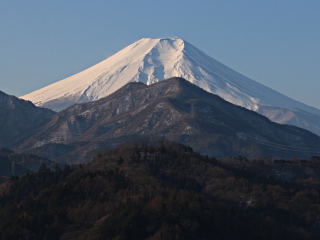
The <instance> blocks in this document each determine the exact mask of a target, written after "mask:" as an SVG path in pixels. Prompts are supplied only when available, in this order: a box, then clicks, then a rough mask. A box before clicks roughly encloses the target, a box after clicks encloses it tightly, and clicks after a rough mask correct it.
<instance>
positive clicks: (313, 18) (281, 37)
mask: <svg viewBox="0 0 320 240" xmlns="http://www.w3.org/2000/svg"><path fill="white" fill-rule="evenodd" d="M0 34H1V35H0V49H1V51H0V90H2V91H4V92H6V93H8V94H12V95H16V96H21V95H24V94H26V93H29V92H31V91H34V90H37V89H39V88H41V87H44V86H46V85H48V84H50V83H53V82H56V81H58V80H61V79H63V78H66V77H69V76H70V75H73V74H75V73H78V72H80V71H82V70H84V69H86V68H88V67H90V66H92V65H94V64H96V63H98V62H100V61H101V60H104V59H105V58H107V57H109V56H111V55H112V54H114V53H116V52H117V51H119V50H121V49H122V48H123V47H125V46H127V45H129V44H131V43H133V42H134V41H137V40H139V39H140V38H143V37H151V38H158V37H180V38H182V39H184V40H186V41H188V42H190V43H191V44H193V45H194V46H196V47H198V48H199V49H201V50H202V51H204V52H205V53H207V54H208V55H210V56H211V57H213V58H215V59H216V60H218V61H220V62H222V63H224V64H225V65H227V66H229V67H231V68H233V69H234V70H236V71H238V72H240V73H242V74H243V75H246V76H247V77H250V78H252V79H253V80H255V81H257V82H260V83H262V84H264V85H266V86H269V87H271V88H273V89H275V90H277V91H279V92H281V93H283V94H285V95H287V96H289V97H292V98H294V99H296V100H299V101H302V102H304V103H306V104H308V105H311V106H314V107H317V108H320V94H319V90H320V1H318V0H307V1H303V0H300V1H296V0H277V1H274V0H265V1H259V0H241V1H240V0H219V1H216V0H118V1H114V0H91V1H88V0H67V1H66V0H54V1H43V0H28V1H25V0H15V1H13V0H1V1H0Z"/></svg>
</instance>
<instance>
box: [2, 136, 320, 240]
mask: <svg viewBox="0 0 320 240" xmlns="http://www.w3.org/2000/svg"><path fill="white" fill-rule="evenodd" d="M319 170H320V159H319V157H313V158H312V159H310V160H308V161H306V160H302V159H295V160H291V161H287V160H276V161H275V160H272V159H268V158H264V159H263V158H261V159H247V158H244V157H241V156H238V157H230V158H224V159H216V158H212V157H208V156H202V155H200V154H198V153H195V152H193V149H192V148H190V147H188V146H184V145H181V144H177V143H174V142H170V141H167V140H163V139H160V140H153V141H149V140H140V141H135V142H128V143H125V144H122V145H121V146H119V147H118V148H116V149H114V150H112V151H109V152H107V153H105V154H102V153H101V154H98V155H97V156H96V157H95V158H94V159H93V161H92V162H91V163H90V164H88V165H76V166H69V165H65V166H64V167H63V168H60V167H59V166H58V165H57V166H56V168H55V170H54V171H53V170H51V169H50V168H49V167H47V166H46V165H45V164H42V165H41V167H40V169H39V171H38V172H37V173H33V174H27V175H24V176H20V177H12V178H11V179H10V181H8V182H6V183H4V184H2V185H0V216H1V221H0V234H1V235H0V238H1V239H3V240H5V239H150V240H151V239H221V240H222V239H266V240H269V239H281V240H283V239H319V238H320V191H319V187H320V179H319V177H320V176H319V172H320V171H319Z"/></svg>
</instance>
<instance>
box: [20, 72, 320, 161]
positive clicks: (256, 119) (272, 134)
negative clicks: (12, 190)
mask: <svg viewBox="0 0 320 240" xmlns="http://www.w3.org/2000/svg"><path fill="white" fill-rule="evenodd" d="M141 137H148V138H159V137H165V138H168V139H170V140H174V141H177V142H180V143H183V144H187V145H189V146H191V147H193V148H194V150H195V151H197V152H200V153H203V154H208V155H211V156H231V155H243V156H247V157H257V156H273V157H281V158H294V157H304V158H308V157H310V156H311V155H316V154H320V150H319V146H320V137H319V136H318V135H316V134H313V133H311V132H309V131H307V130H304V129H300V128H297V127H294V126H290V125H281V124H277V123H274V122H271V121H270V120H269V119H267V118H266V117H264V116H261V115H260V114H257V113H255V112H253V111H250V110H247V109H245V108H243V107H239V106H236V105H233V104H231V103H229V102H227V101H225V100H223V99H222V98H220V97H219V96H216V95H214V94H211V93H209V92H206V91H204V90H203V89H201V88H199V87H197V86H196V85H194V84H192V83H190V82H188V81H186V80H185V79H182V78H171V79H168V80H166V81H161V82H158V83H155V84H152V85H149V86H148V85H145V84H143V83H129V84H127V85H125V86H124V87H122V88H120V89H119V90H118V91H116V92H114V93H113V94H111V95H109V96H107V97H105V98H102V99H100V100H97V101H93V102H88V103H83V104H76V105H73V106H71V107H69V108H68V109H66V110H64V111H61V112H59V113H57V114H56V115H54V116H53V117H52V118H51V119H50V121H49V122H48V123H47V124H46V125H44V126H43V127H41V128H40V129H38V130H37V132H36V134H35V135H34V136H32V137H30V138H29V139H27V140H26V141H25V142H24V143H23V144H22V145H21V146H20V147H19V151H23V152H32V153H35V154H38V155H41V156H45V157H47V158H50V159H53V160H55V161H57V162H61V163H63V162H67V163H82V162H88V161H90V160H91V158H92V156H93V155H94V154H96V153H97V151H99V150H100V149H103V148H109V149H110V148H113V147H115V146H116V145H117V144H119V143H122V142H124V141H127V140H130V139H135V138H141Z"/></svg>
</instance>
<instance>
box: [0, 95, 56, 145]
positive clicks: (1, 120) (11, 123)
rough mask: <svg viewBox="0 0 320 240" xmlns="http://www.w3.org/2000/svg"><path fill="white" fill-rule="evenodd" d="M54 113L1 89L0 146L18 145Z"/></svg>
mask: <svg viewBox="0 0 320 240" xmlns="http://www.w3.org/2000/svg"><path fill="white" fill-rule="evenodd" d="M54 114H55V112H54V111H52V110H50V109H46V108H40V107H36V106H35V105H33V103H31V102H30V101H25V100H22V99H19V98H17V97H15V96H11V95H7V94H5V93H4V92H1V91H0V146H3V147H13V146H16V145H18V144H19V143H21V141H22V140H23V139H26V138H27V137H30V136H31V135H32V133H31V132H32V131H33V130H34V129H36V128H37V127H39V126H41V125H42V124H44V123H46V122H47V120H48V119H49V118H50V117H51V116H52V115H54Z"/></svg>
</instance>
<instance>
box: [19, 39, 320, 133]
mask: <svg viewBox="0 0 320 240" xmlns="http://www.w3.org/2000/svg"><path fill="white" fill-rule="evenodd" d="M170 77H183V78H185V79H187V80H188V81H190V82H192V83H194V84H196V85H197V86H199V87H201V88H203V89H204V90H206V91H208V92H211V93H214V94H217V95H219V96H221V97H222V98H224V99H225V100H227V101H229V102H231V103H233V104H236V105H239V106H243V107H245V108H247V109H249V110H254V111H256V112H259V113H260V114H263V115H264V116H266V117H268V118H269V119H271V120H273V121H276V122H278V123H288V124H292V125H295V126H298V127H302V128H305V129H308V130H310V131H313V132H314V133H317V134H318V135H320V124H319V122H320V110H319V109H316V108H314V107H311V106H308V105H306V104H304V103H301V102H298V101H296V100H294V99H291V98H289V97H287V96H285V95H283V94H281V93H278V92H276V91H274V90H272V89H271V88H269V87H266V86H264V85H262V84H260V83H258V82H255V81H253V80H252V79H250V78H247V77H245V76H244V75H242V74H240V73H238V72H236V71H234V70H232V69H231V68H229V67H227V66H225V65H224V64H222V63H220V62H218V61H217V60H215V59H213V58H212V57H210V56H208V55H206V54H205V53H204V52H203V51H201V50H199V49H198V48H196V47H195V46H193V45H192V44H190V43H188V42H187V41H184V40H182V39H180V38H172V39H168V38H158V39H152V38H143V39H140V40H138V41H136V42H135V43H133V44H131V45H129V46H127V47H126V48H124V49H122V50H120V51H119V52H117V53H116V54H114V55H112V56H111V57H109V58H107V59H106V60H104V61H102V62H100V63H98V64H96V65H94V66H92V67H90V68H88V69H86V70H84V71H82V72H80V73H77V74H75V75H73V76H71V77H68V78H66V79H63V80H61V81H58V82H56V83H53V84H51V85H49V86H46V87H44V88H42V89H39V90H37V91H34V92H32V93H29V94H27V95H24V96H22V97H21V98H23V99H27V100H30V101H32V102H34V103H35V104H36V105H37V106H44V107H48V108H51V109H54V110H56V111H60V110H63V109H65V108H67V107H69V106H71V105H72V104H75V103H81V102H89V101H92V100H97V99H99V98H102V97H105V96H107V95H109V94H111V93H113V92H114V91H116V90H117V89H119V88H121V87H122V86H124V85H125V84H126V83H128V82H137V81H140V82H143V83H145V84H147V85H150V84H152V83H155V82H158V81H162V80H165V79H167V78H170ZM315 118H316V119H315ZM314 119H315V120H314Z"/></svg>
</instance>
